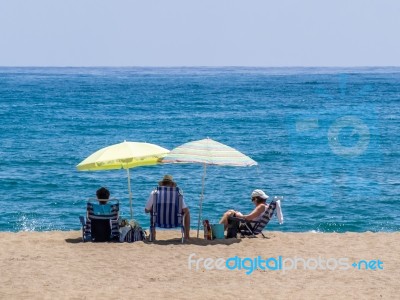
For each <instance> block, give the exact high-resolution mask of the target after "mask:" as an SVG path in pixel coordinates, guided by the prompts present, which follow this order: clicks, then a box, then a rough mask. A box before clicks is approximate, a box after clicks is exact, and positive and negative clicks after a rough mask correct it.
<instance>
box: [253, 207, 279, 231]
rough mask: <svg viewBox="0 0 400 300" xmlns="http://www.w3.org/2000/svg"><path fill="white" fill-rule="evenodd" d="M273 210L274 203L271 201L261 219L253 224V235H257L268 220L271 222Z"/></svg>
mask: <svg viewBox="0 0 400 300" xmlns="http://www.w3.org/2000/svg"><path fill="white" fill-rule="evenodd" d="M275 209H276V202H275V201H272V202H271V203H270V204H269V206H268V208H267V210H266V211H265V212H264V214H263V216H262V218H261V219H260V220H259V221H257V222H254V223H255V224H254V230H253V233H254V234H259V233H260V232H261V231H263V229H264V228H265V226H267V224H268V222H269V220H271V218H272V216H273V215H274V212H275Z"/></svg>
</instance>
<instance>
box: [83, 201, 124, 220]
mask: <svg viewBox="0 0 400 300" xmlns="http://www.w3.org/2000/svg"><path fill="white" fill-rule="evenodd" d="M86 209H87V212H88V218H89V219H92V220H95V219H97V220H107V219H109V220H110V219H118V213H119V202H118V201H113V202H112V203H106V204H100V203H93V202H90V201H89V202H88V203H87V206H86Z"/></svg>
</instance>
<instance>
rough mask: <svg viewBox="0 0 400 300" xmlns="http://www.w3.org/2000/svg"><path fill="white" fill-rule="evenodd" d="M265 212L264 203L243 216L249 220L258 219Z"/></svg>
mask: <svg viewBox="0 0 400 300" xmlns="http://www.w3.org/2000/svg"><path fill="white" fill-rule="evenodd" d="M263 212H264V205H259V206H257V207H256V208H255V209H254V210H253V211H252V212H251V213H250V214H248V215H244V216H243V218H244V219H245V220H247V221H251V220H254V219H256V218H257V217H258V216H260V215H261V214H262V213H263Z"/></svg>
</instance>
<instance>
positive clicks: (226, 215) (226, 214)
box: [219, 209, 235, 230]
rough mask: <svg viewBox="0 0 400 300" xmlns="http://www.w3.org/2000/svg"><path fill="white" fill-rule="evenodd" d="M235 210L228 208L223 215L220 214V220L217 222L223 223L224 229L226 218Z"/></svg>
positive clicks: (226, 222) (226, 225)
mask: <svg viewBox="0 0 400 300" xmlns="http://www.w3.org/2000/svg"><path fill="white" fill-rule="evenodd" d="M234 213H235V211H234V210H233V209H230V210H228V211H227V212H226V213H224V215H223V216H222V218H221V220H220V221H219V224H224V230H226V228H227V227H228V218H229V217H230V216H231V215H233V214H234Z"/></svg>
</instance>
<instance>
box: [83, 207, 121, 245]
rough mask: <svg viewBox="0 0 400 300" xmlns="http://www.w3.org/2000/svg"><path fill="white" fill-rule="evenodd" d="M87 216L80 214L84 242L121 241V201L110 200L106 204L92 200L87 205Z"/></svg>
mask: <svg viewBox="0 0 400 300" xmlns="http://www.w3.org/2000/svg"><path fill="white" fill-rule="evenodd" d="M86 210H87V218H86V220H85V217H83V216H80V217H79V219H80V221H81V224H82V239H83V241H84V242H89V241H91V242H110V241H119V225H118V218H119V201H118V200H110V201H109V202H107V203H106V204H99V203H94V202H91V201H90V200H89V201H88V203H87V206H86Z"/></svg>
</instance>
